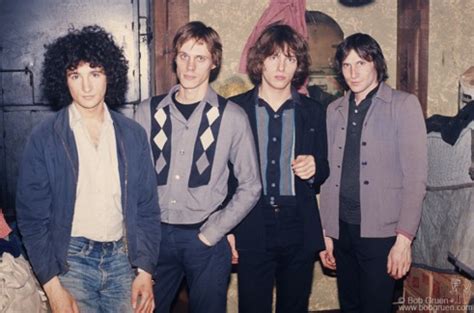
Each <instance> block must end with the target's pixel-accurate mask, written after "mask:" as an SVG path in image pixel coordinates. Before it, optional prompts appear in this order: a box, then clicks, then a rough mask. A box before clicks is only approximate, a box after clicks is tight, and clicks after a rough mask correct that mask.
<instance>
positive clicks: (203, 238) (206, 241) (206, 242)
mask: <svg viewBox="0 0 474 313" xmlns="http://www.w3.org/2000/svg"><path fill="white" fill-rule="evenodd" d="M198 238H199V240H201V241H202V242H203V243H204V244H205V245H206V246H208V247H210V246H211V243H210V242H209V240H207V238H206V237H204V235H203V234H201V233H199V234H198Z"/></svg>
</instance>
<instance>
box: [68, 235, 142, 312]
mask: <svg viewBox="0 0 474 313" xmlns="http://www.w3.org/2000/svg"><path fill="white" fill-rule="evenodd" d="M67 262H68V266H69V271H68V272H66V273H65V274H62V275H59V280H60V281H61V284H62V285H63V286H64V288H66V289H67V290H68V291H69V292H70V293H71V294H72V296H73V297H74V298H75V299H76V302H77V304H78V306H79V311H80V312H81V313H95V312H111V313H112V312H113V313H125V312H127V313H128V312H132V311H133V310H132V304H131V291H132V281H133V278H134V273H133V270H132V267H131V265H130V262H129V261H128V256H127V254H126V252H125V244H124V242H123V241H122V240H120V241H113V242H97V241H93V240H89V239H87V238H83V237H72V238H71V241H70V244H69V250H68V256H67Z"/></svg>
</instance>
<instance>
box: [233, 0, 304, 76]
mask: <svg viewBox="0 0 474 313" xmlns="http://www.w3.org/2000/svg"><path fill="white" fill-rule="evenodd" d="M305 11H306V0H270V5H269V6H268V8H267V9H266V10H265V11H264V12H263V14H262V16H261V17H260V19H259V20H258V22H257V24H256V25H255V27H254V29H253V31H252V33H251V34H250V36H249V38H248V39H247V43H246V44H245V47H244V50H243V51H242V55H241V56H240V65H239V72H240V73H243V74H245V73H247V54H248V51H249V49H250V48H251V47H252V46H253V45H254V44H255V42H256V41H257V39H258V37H260V35H261V34H262V32H263V31H264V30H265V28H266V27H267V26H268V25H270V24H272V23H275V22H281V23H282V24H286V25H289V26H291V27H292V28H293V29H294V30H295V31H297V32H298V33H299V34H300V35H302V36H303V37H304V38H306V39H307V38H308V30H307V28H306V21H305Z"/></svg>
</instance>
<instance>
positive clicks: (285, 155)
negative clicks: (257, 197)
mask: <svg viewBox="0 0 474 313" xmlns="http://www.w3.org/2000/svg"><path fill="white" fill-rule="evenodd" d="M295 105H296V103H295V101H294V100H293V99H288V100H287V101H285V103H283V104H282V105H281V106H280V107H279V108H278V110H277V111H274V110H273V109H272V107H271V106H270V105H269V104H268V103H267V102H266V101H265V100H263V99H261V98H258V100H257V107H256V117H257V133H258V142H259V146H260V147H259V149H260V151H262V153H260V170H261V175H262V182H263V183H262V185H263V194H264V199H265V200H264V201H265V203H266V204H267V205H266V206H265V207H264V210H263V214H264V218H265V231H266V236H265V238H266V239H267V240H266V247H267V249H275V248H280V247H288V246H290V245H300V244H301V243H302V242H303V231H302V229H303V222H302V221H301V219H300V218H299V214H298V210H297V209H296V196H295V187H294V186H295V182H294V174H293V171H292V170H291V161H292V160H293V159H294V150H295V149H294V145H295V140H294V135H295ZM264 151H266V153H264Z"/></svg>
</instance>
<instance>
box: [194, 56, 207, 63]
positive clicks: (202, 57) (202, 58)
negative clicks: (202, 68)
mask: <svg viewBox="0 0 474 313" xmlns="http://www.w3.org/2000/svg"><path fill="white" fill-rule="evenodd" d="M206 59H207V58H206V57H205V56H203V55H198V56H196V60H197V61H198V62H204V61H206Z"/></svg>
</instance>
